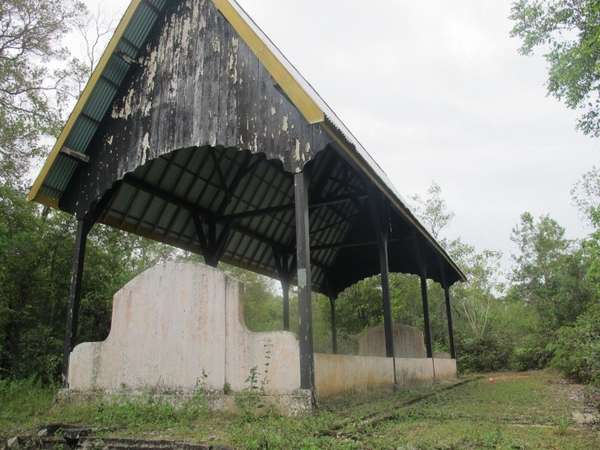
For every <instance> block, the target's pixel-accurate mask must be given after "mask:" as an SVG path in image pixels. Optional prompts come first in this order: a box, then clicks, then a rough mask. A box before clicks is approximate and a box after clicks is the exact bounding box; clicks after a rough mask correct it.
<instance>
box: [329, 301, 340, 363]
mask: <svg viewBox="0 0 600 450" xmlns="http://www.w3.org/2000/svg"><path fill="white" fill-rule="evenodd" d="M335 301H336V298H335V297H329V306H330V308H331V351H332V352H333V354H334V355H337V352H338V348H337V324H336V321H335Z"/></svg>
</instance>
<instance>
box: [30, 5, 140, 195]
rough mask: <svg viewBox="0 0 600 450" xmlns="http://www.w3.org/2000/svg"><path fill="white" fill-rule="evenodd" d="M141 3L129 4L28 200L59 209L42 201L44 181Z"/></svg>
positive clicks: (36, 180)
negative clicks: (41, 194)
mask: <svg viewBox="0 0 600 450" xmlns="http://www.w3.org/2000/svg"><path fill="white" fill-rule="evenodd" d="M140 3H142V0H132V1H131V3H130V4H129V6H128V7H127V10H126V11H125V14H124V15H123V18H122V19H121V21H120V22H119V25H118V26H117V28H116V30H115V32H114V34H113V36H112V38H111V39H110V42H109V43H108V45H107V46H106V50H104V53H103V54H102V57H101V58H100V61H98V64H97V66H96V68H95V69H94V72H93V73H92V76H91V77H90V79H89V81H88V82H87V84H86V86H85V88H84V90H83V92H82V93H81V95H80V96H79V100H77V103H76V104H75V108H74V109H73V112H72V113H71V115H70V116H69V120H67V123H66V124H65V126H64V128H63V129H62V131H61V133H60V135H59V136H58V139H57V140H56V143H55V144H54V147H53V148H52V151H51V152H50V155H48V158H47V159H46V162H45V163H44V166H43V167H42V170H41V171H40V174H39V175H38V176H37V178H36V179H35V182H34V183H33V186H32V187H31V191H30V192H29V195H28V196H27V200H29V201H38V202H40V203H43V204H45V205H47V206H52V207H58V199H57V200H56V201H52V202H48V197H45V199H42V198H41V196H40V195H39V192H40V189H41V188H42V185H43V184H44V181H45V180H46V177H47V176H48V173H49V172H50V169H51V168H52V166H53V164H54V162H55V161H56V158H58V155H59V153H60V151H61V149H62V147H63V145H64V144H65V141H66V140H67V138H68V136H69V133H70V132H71V130H72V129H73V127H74V126H75V122H76V121H77V119H78V118H79V115H80V114H81V112H82V111H83V109H84V108H85V105H86V103H87V101H88V100H89V98H90V96H91V95H92V92H93V91H94V88H95V87H96V84H97V83H98V80H100V77H101V75H102V73H103V72H104V70H105V69H106V66H107V65H108V62H109V61H110V58H111V57H112V55H113V53H114V51H115V50H116V48H117V45H119V42H120V41H121V38H122V37H123V35H124V34H125V30H126V29H127V27H128V26H129V23H130V22H131V19H132V17H133V15H134V14H135V12H136V11H137V9H138V6H139V5H140ZM49 203H51V204H49ZM55 205H56V206H55Z"/></svg>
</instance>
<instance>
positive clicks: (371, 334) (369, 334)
mask: <svg viewBox="0 0 600 450" xmlns="http://www.w3.org/2000/svg"><path fill="white" fill-rule="evenodd" d="M358 354H359V355H361V356H382V357H385V356H386V351H385V331H384V329H383V325H380V326H377V327H372V328H369V329H367V330H365V331H364V332H363V333H361V334H360V335H358ZM394 354H395V355H396V357H397V358H426V357H427V351H426V350H425V340H424V338H423V332H422V331H421V330H419V329H418V328H415V327H409V326H408V325H401V324H394Z"/></svg>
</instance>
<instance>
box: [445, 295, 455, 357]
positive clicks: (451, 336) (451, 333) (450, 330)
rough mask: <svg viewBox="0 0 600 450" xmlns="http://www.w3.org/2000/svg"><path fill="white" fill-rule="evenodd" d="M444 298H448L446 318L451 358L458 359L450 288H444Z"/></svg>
mask: <svg viewBox="0 0 600 450" xmlns="http://www.w3.org/2000/svg"><path fill="white" fill-rule="evenodd" d="M444 296H445V298H446V318H447V319H448V347H450V356H451V357H452V359H456V348H455V347H454V326H453V325H452V308H451V305H450V286H444Z"/></svg>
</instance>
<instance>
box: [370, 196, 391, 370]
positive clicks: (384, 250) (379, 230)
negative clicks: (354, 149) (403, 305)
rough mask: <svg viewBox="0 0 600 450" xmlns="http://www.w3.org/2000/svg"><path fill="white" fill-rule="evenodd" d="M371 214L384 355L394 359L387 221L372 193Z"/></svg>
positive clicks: (381, 205)
mask: <svg viewBox="0 0 600 450" xmlns="http://www.w3.org/2000/svg"><path fill="white" fill-rule="evenodd" d="M370 198H371V201H370V204H371V214H372V216H373V225H374V227H375V232H376V234H377V246H378V249H379V267H380V273H381V294H382V300H383V328H384V334H385V354H386V356H387V357H388V358H393V357H394V332H393V323H392V305H391V301H390V269H389V255H388V244H389V221H388V214H387V209H386V208H387V206H386V204H385V202H384V200H383V199H382V197H381V194H380V193H378V192H376V191H372V192H371V195H370Z"/></svg>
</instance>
